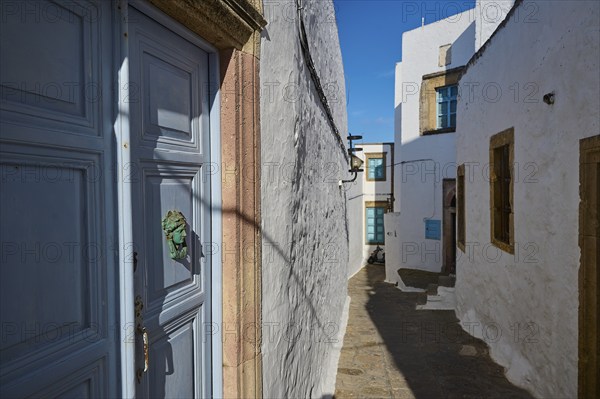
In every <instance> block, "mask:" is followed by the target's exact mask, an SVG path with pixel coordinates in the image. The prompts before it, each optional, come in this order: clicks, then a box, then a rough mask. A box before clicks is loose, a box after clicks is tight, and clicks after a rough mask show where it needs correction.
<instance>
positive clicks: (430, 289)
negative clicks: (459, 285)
mask: <svg viewBox="0 0 600 399" xmlns="http://www.w3.org/2000/svg"><path fill="white" fill-rule="evenodd" d="M426 292H427V295H428V296H429V295H437V293H438V285H437V284H433V283H431V284H428V285H427V290H426Z"/></svg>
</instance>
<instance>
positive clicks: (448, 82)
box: [419, 67, 464, 136]
mask: <svg viewBox="0 0 600 399" xmlns="http://www.w3.org/2000/svg"><path fill="white" fill-rule="evenodd" d="M463 70H464V67H458V68H452V69H448V70H446V71H441V72H435V73H430V74H428V75H424V76H423V78H422V81H421V90H420V92H419V134H420V135H421V136H429V135H433V134H443V133H453V132H455V131H456V127H447V128H443V129H438V127H437V89H441V88H443V87H447V86H455V85H458V78H459V76H460V74H461V73H462V71H463Z"/></svg>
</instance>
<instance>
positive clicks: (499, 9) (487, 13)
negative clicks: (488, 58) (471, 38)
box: [475, 0, 537, 51]
mask: <svg viewBox="0 0 600 399" xmlns="http://www.w3.org/2000/svg"><path fill="white" fill-rule="evenodd" d="M514 3H515V0H477V3H476V5H475V20H476V23H475V32H476V34H475V51H477V50H479V48H481V46H483V45H484V44H485V42H486V41H487V40H488V39H489V38H490V36H492V33H494V31H495V30H496V28H497V27H498V25H499V24H500V22H502V21H503V20H504V19H505V18H506V14H508V12H509V11H510V9H511V8H512V6H513V4H514ZM536 8H537V4H534V5H531V6H528V9H527V10H525V11H526V12H523V13H522V15H521V16H522V17H524V18H530V16H531V15H533V14H535V9H536Z"/></svg>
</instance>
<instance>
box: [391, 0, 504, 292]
mask: <svg viewBox="0 0 600 399" xmlns="http://www.w3.org/2000/svg"><path fill="white" fill-rule="evenodd" d="M511 5H512V1H500V2H492V1H487V0H481V1H478V2H477V4H476V7H475V8H474V9H470V10H467V11H464V12H462V13H460V14H457V15H454V16H451V17H448V18H445V19H443V20H440V21H437V22H434V23H431V24H428V25H424V26H421V27H419V28H416V29H414V30H411V31H408V32H405V33H404V34H403V35H402V62H399V63H398V64H397V65H396V96H395V109H396V111H395V143H396V149H395V159H396V161H395V163H396V166H395V179H394V187H395V192H396V201H395V204H394V211H395V212H394V213H392V214H388V215H387V216H386V223H385V224H386V234H387V237H386V239H387V240H388V244H390V243H393V245H388V247H387V251H386V279H387V281H389V282H392V283H396V282H398V279H399V277H398V273H397V271H398V269H399V268H408V269H422V270H427V271H434V272H439V271H445V272H453V271H454V268H455V261H454V259H455V249H454V248H455V237H454V236H455V233H454V232H455V227H454V224H455V202H456V199H455V192H456V189H455V178H456V162H455V157H456V142H455V138H456V134H455V132H456V129H457V127H456V119H457V113H456V112H457V110H456V104H457V97H458V87H457V82H458V77H459V75H460V73H461V72H462V70H463V68H464V66H465V64H466V63H467V62H468V61H469V59H470V58H471V56H472V55H473V54H474V52H475V51H476V50H477V49H478V48H479V46H480V44H481V43H482V42H483V41H485V40H486V38H487V36H488V35H489V34H490V32H489V31H490V29H491V28H492V27H495V26H497V25H498V24H499V23H500V21H502V19H503V18H504V16H505V15H506V13H507V12H508V10H509V9H510V6H511ZM458 128H460V127H458Z"/></svg>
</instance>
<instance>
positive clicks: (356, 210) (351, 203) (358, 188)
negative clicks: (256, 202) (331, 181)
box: [344, 174, 365, 278]
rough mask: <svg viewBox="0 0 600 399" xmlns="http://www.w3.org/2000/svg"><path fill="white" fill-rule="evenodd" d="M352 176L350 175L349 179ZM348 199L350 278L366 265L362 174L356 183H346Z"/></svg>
mask: <svg viewBox="0 0 600 399" xmlns="http://www.w3.org/2000/svg"><path fill="white" fill-rule="evenodd" d="M350 178H351V177H350V176H349V177H348V179H350ZM344 189H345V190H346V196H347V199H348V237H349V239H348V246H349V247H348V278H350V277H352V276H353V275H355V274H356V272H358V271H359V270H360V269H361V268H362V267H363V266H364V265H365V254H364V252H365V251H364V243H365V238H364V237H365V235H364V232H363V223H364V212H365V209H364V200H363V179H362V178H361V176H360V174H359V175H358V177H357V179H356V181H355V182H354V183H348V184H344Z"/></svg>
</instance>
